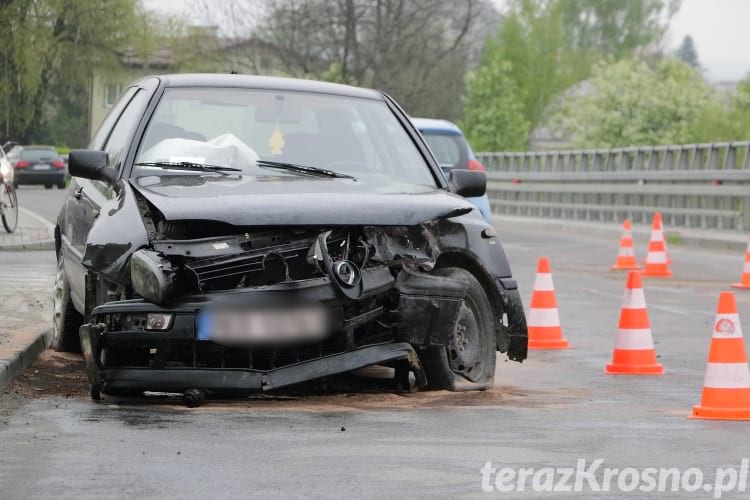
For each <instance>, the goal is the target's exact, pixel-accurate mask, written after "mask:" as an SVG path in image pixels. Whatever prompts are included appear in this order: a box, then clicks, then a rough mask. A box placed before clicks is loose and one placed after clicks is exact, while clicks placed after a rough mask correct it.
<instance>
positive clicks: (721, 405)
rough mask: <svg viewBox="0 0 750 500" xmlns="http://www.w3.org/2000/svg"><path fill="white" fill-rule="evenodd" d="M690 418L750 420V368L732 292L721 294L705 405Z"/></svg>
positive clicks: (703, 400) (704, 386)
mask: <svg viewBox="0 0 750 500" xmlns="http://www.w3.org/2000/svg"><path fill="white" fill-rule="evenodd" d="M690 417H691V418H703V419H715V420H750V367H749V366H748V364H747V354H746V353H745V340H744V339H743V338H742V327H741V326H740V318H739V316H738V315H737V303H736V302H735V300H734V293H732V292H721V295H719V306H718V308H717V310H716V321H714V330H713V336H712V338H711V349H710V351H709V352H708V364H707V365H706V377H705V379H704V380H703V395H702V397H701V404H699V405H697V406H694V407H693V413H692V415H691V416H690Z"/></svg>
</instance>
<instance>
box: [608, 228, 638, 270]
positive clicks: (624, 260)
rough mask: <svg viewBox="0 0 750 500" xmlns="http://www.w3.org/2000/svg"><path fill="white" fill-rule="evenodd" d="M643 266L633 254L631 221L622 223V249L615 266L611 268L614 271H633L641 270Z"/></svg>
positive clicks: (619, 251) (618, 253)
mask: <svg viewBox="0 0 750 500" xmlns="http://www.w3.org/2000/svg"><path fill="white" fill-rule="evenodd" d="M640 268H641V266H639V265H638V263H637V262H636V260H635V253H634V252H633V225H632V224H631V223H630V220H628V219H625V222H623V223H622V236H621V237H620V249H619V250H618V252H617V259H616V260H615V264H614V265H613V266H612V267H610V269H612V270H623V269H625V270H631V269H640Z"/></svg>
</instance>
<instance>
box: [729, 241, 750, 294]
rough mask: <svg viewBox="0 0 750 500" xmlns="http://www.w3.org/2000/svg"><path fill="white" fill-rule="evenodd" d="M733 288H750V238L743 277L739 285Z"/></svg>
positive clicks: (736, 284)
mask: <svg viewBox="0 0 750 500" xmlns="http://www.w3.org/2000/svg"><path fill="white" fill-rule="evenodd" d="M732 287H733V288H750V237H748V239H747V251H746V252H745V266H744V267H743V268H742V277H741V278H740V281H739V283H734V284H733V285H732Z"/></svg>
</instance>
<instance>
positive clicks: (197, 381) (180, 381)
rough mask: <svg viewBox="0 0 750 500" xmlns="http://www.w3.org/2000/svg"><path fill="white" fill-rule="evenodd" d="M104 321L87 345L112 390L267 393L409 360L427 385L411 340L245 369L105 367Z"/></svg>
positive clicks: (93, 367)
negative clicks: (99, 348)
mask: <svg viewBox="0 0 750 500" xmlns="http://www.w3.org/2000/svg"><path fill="white" fill-rule="evenodd" d="M101 330H102V327H101V326H97V325H83V326H82V327H81V329H80V335H81V346H82V349H83V355H84V358H85V359H86V370H87V372H88V375H89V379H90V380H91V383H92V384H94V385H97V386H100V387H102V388H103V389H104V391H105V392H107V390H111V391H118V390H128V389H133V390H152V391H161V392H184V391H186V390H188V389H195V388H198V389H202V390H205V391H217V392H263V391H270V390H272V389H278V388H281V387H287V386H290V385H294V384H298V383H300V382H305V381H308V380H313V379H316V378H321V377H326V376H330V375H337V374H340V373H345V372H348V371H352V370H356V369H358V368H364V367H366V366H370V365H374V364H381V363H389V362H394V361H404V362H407V363H408V365H409V369H410V370H411V371H413V372H414V374H415V376H416V379H417V385H419V386H420V387H423V386H425V385H426V384H427V379H426V378H425V375H424V372H423V370H422V365H421V364H420V362H419V358H418V356H417V354H416V352H415V351H414V349H413V348H412V346H411V345H409V344H407V343H405V342H398V343H393V344H383V345H375V346H369V347H363V348H361V349H358V350H355V351H351V352H347V353H342V354H335V355H331V356H325V357H321V358H317V359H314V360H309V361H303V362H300V363H296V364H292V365H288V366H284V367H281V368H275V369H271V370H253V369H239V368H229V369H221V368H163V369H150V368H111V369H104V370H102V369H100V367H99V365H98V363H97V362H96V358H95V356H94V352H95V346H96V342H97V340H98V338H99V337H100V336H101V333H102V332H101Z"/></svg>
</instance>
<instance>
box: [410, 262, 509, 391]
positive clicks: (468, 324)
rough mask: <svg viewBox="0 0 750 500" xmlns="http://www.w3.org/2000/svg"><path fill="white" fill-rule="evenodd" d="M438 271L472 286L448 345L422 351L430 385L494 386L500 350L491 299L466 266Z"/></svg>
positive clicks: (450, 387)
mask: <svg viewBox="0 0 750 500" xmlns="http://www.w3.org/2000/svg"><path fill="white" fill-rule="evenodd" d="M434 274H435V275H438V276H445V277H448V278H453V279H457V280H461V281H463V282H464V283H466V284H467V285H468V289H467V290H466V297H464V301H463V304H462V305H461V312H460V313H459V317H458V321H457V323H456V330H455V332H454V333H453V335H451V338H450V339H449V340H448V344H447V345H446V346H444V347H431V348H428V349H425V350H423V351H421V352H420V353H419V357H420V360H421V361H422V365H423V367H424V370H425V374H426V375H427V382H428V384H429V387H430V388H432V389H448V390H450V391H482V390H486V389H490V388H492V386H493V385H494V383H495V356H496V350H497V343H496V340H495V322H494V319H493V316H492V307H491V305H490V300H489V299H488V298H487V294H486V293H485V291H484V288H483V287H482V285H481V284H480V283H479V281H477V279H476V278H475V277H474V276H473V275H472V274H471V273H470V272H468V271H466V270H464V269H460V268H457V267H445V268H442V269H438V270H436V271H435V273H434Z"/></svg>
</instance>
